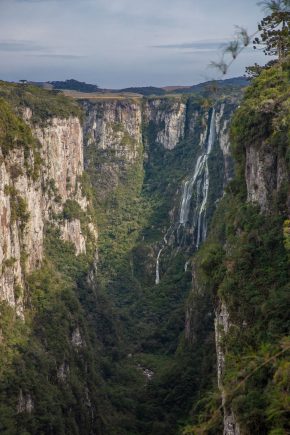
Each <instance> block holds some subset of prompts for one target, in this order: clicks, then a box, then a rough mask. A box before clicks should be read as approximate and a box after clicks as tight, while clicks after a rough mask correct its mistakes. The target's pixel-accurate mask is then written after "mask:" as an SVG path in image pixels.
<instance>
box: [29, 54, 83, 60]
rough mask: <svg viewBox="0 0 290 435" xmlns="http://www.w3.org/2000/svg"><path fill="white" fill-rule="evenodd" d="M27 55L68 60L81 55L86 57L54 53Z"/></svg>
mask: <svg viewBox="0 0 290 435" xmlns="http://www.w3.org/2000/svg"><path fill="white" fill-rule="evenodd" d="M27 56H29V57H47V58H53V59H64V60H66V59H67V60H69V59H79V58H82V57H86V56H82V55H79V54H56V53H55V54H54V53H40V54H27Z"/></svg>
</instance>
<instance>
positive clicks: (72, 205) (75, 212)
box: [63, 199, 83, 221]
mask: <svg viewBox="0 0 290 435" xmlns="http://www.w3.org/2000/svg"><path fill="white" fill-rule="evenodd" d="M82 214H83V211H82V209H81V206H80V205H79V203H78V202H77V201H75V200H73V199H67V200H66V202H65V203H64V206H63V217H64V219H67V220H69V221H72V220H74V219H81V217H82Z"/></svg>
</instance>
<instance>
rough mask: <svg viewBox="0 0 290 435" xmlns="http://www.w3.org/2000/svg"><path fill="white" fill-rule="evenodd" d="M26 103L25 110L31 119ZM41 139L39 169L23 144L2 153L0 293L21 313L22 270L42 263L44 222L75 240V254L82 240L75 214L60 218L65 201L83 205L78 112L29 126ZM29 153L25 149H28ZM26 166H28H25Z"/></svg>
mask: <svg viewBox="0 0 290 435" xmlns="http://www.w3.org/2000/svg"><path fill="white" fill-rule="evenodd" d="M31 116H32V112H31V111H30V109H27V110H25V111H24V119H25V121H26V122H27V123H28V124H29V123H30V119H31ZM31 129H32V133H33V136H34V138H35V140H36V141H38V143H39V154H40V156H39V157H38V158H40V159H41V164H40V171H39V174H38V175H37V176H31V173H30V172H31V171H29V168H28V166H27V162H29V164H30V167H33V166H34V165H35V164H36V161H35V159H36V155H35V154H34V153H33V152H32V150H30V151H29V152H27V150H25V149H24V148H17V149H14V150H11V151H10V152H9V154H8V155H5V156H4V155H3V154H2V155H1V156H0V205H1V207H0V221H1V225H0V263H1V265H2V270H1V275H0V299H1V300H4V301H6V302H7V303H8V304H9V305H10V306H14V307H16V310H17V312H18V314H19V315H21V316H22V315H23V291H24V274H25V273H29V272H31V271H33V270H34V269H35V268H37V267H39V266H40V265H41V262H42V259H43V255H44V233H45V226H46V224H47V223H48V222H51V223H54V224H55V225H57V226H58V227H59V229H60V231H61V234H62V238H63V239H64V240H67V241H70V242H72V243H73V244H74V246H75V249H76V254H80V253H84V252H85V250H86V243H85V238H84V235H83V234H82V229H81V224H80V221H79V220H78V219H74V220H71V221H69V220H66V219H63V218H62V211H63V206H64V204H65V202H66V201H67V200H68V199H70V200H74V201H76V202H77V203H78V204H79V206H80V208H81V209H82V210H84V211H85V210H86V209H87V205H88V204H87V199H86V198H85V196H84V195H83V194H82V191H81V184H80V179H81V176H82V173H83V135H82V128H81V124H80V121H79V119H78V118H76V117H70V118H67V119H59V118H53V119H52V120H50V122H49V123H47V124H45V125H44V126H32V125H31ZM27 154H29V155H27ZM27 168H28V169H27Z"/></svg>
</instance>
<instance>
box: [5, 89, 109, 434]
mask: <svg viewBox="0 0 290 435" xmlns="http://www.w3.org/2000/svg"><path fill="white" fill-rule="evenodd" d="M0 95H1V97H2V98H0V144H1V156H0V162H1V166H0V192H1V193H0V222H1V225H0V261H1V270H0V313H1V314H0V347H1V351H0V355H1V356H0V367H1V369H0V431H1V433H4V434H9V435H10V434H18V433H24V432H25V433H35V434H36V433H83V431H85V432H86V433H99V432H100V431H101V430H102V429H101V428H102V425H103V423H102V421H100V419H99V416H98V415H99V411H98V409H99V406H102V405H100V403H104V404H105V400H99V399H98V397H99V396H98V394H96V389H97V388H99V389H101V383H102V380H101V370H100V369H99V368H98V367H99V356H98V355H96V354H95V353H94V352H93V348H95V347H99V348H101V347H102V343H101V340H100V339H99V338H98V337H97V335H98V327H92V326H91V324H93V323H94V322H96V317H98V318H100V314H99V310H102V308H101V307H102V306H103V302H101V301H100V302H99V303H97V300H98V296H97V294H96V289H95V287H94V283H93V277H94V274H95V270H94V263H95V259H96V247H97V246H96V242H97V230H96V226H95V221H94V220H93V218H92V215H93V211H92V205H91V202H90V200H89V197H88V196H86V193H85V192H87V193H89V192H90V186H89V184H88V183H87V182H85V180H84V174H83V132H82V127H81V122H80V119H79V116H80V114H81V112H80V109H79V108H78V107H77V106H76V104H75V103H73V102H70V101H69V100H66V99H64V98H63V97H62V96H57V95H54V94H53V93H50V92H46V91H42V90H38V89H37V88H33V87H30V86H24V87H23V86H17V85H10V84H6V83H1V84H0ZM89 272H90V273H89ZM88 274H89V275H88ZM87 276H88V277H87ZM92 304H93V305H98V304H99V307H98V308H97V307H94V310H93V311H92V314H91V316H90V322H89V321H88V318H89V314H88V313H89V311H90V309H89V307H90V306H91V305H92ZM101 315H102V318H105V316H106V309H105V308H103V310H102V314H101ZM105 336H106V334H103V337H102V339H105ZM87 372H90V376H89V377H88V375H87ZM101 394H102V393H101V391H100V392H99V395H101ZM59 404H61V405H59ZM71 413H72V414H71Z"/></svg>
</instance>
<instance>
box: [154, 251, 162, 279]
mask: <svg viewBox="0 0 290 435" xmlns="http://www.w3.org/2000/svg"><path fill="white" fill-rule="evenodd" d="M163 249H164V247H163V248H161V249H160V250H159V252H158V255H157V259H156V278H155V284H156V285H157V284H159V283H160V273H159V259H160V255H161V253H162V251H163Z"/></svg>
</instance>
